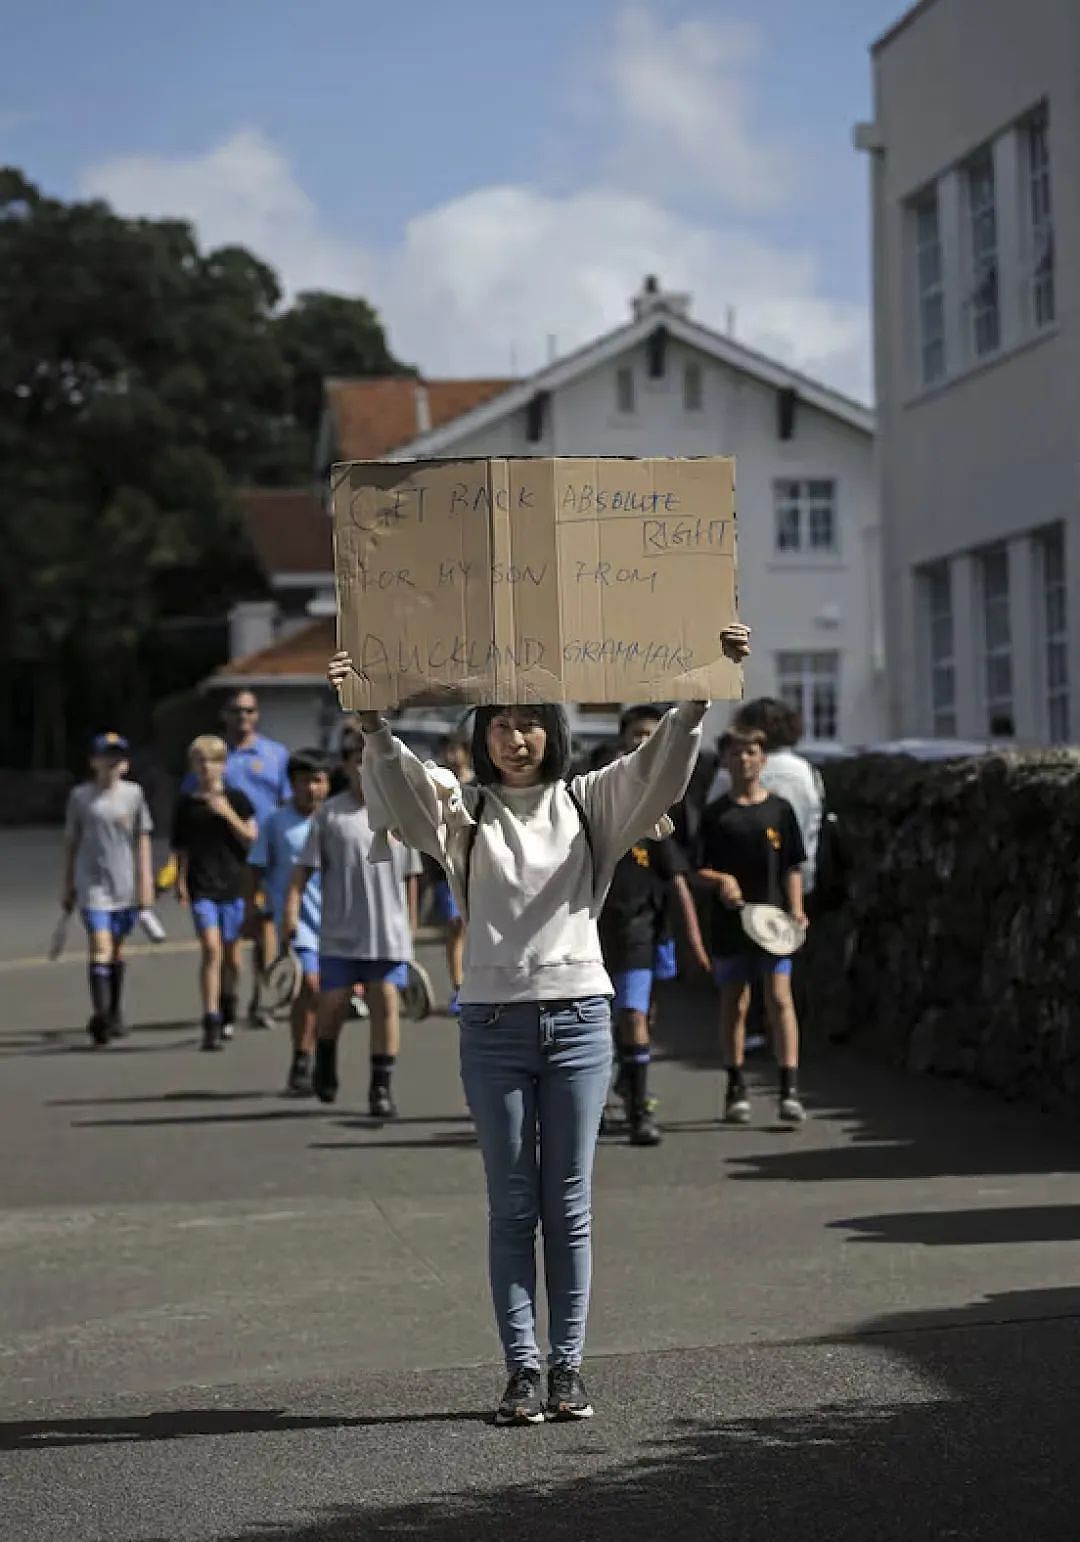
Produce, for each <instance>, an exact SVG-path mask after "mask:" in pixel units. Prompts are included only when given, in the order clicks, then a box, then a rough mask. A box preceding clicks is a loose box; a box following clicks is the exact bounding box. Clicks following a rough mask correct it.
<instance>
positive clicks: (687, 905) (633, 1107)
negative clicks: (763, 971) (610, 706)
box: [600, 707, 709, 1146]
mask: <svg viewBox="0 0 1080 1542" xmlns="http://www.w3.org/2000/svg"><path fill="white" fill-rule="evenodd" d="M659 723H660V714H659V712H658V711H657V709H655V708H652V707H631V708H629V709H628V710H627V711H626V712H625V713H624V714H623V720H622V723H621V724H620V734H619V751H620V752H621V753H622V754H624V755H625V754H629V753H630V752H631V751H632V750H635V749H637V747H638V745H639V744H641V743H643V742H644V740H646V739H648V738H649V737H650V736H651V735H652V734H653V733H654V732H655V731H656V729H657V727H658V726H659ZM689 870H690V869H689V863H688V862H687V860H686V858H685V856H684V855H683V852H682V849H681V847H680V846H679V845H678V844H677V842H676V841H674V840H672V839H671V838H670V837H668V838H667V839H666V840H642V841H638V842H637V844H636V845H634V846H632V847H631V848H630V850H629V851H628V852H627V853H626V854H625V856H623V857H621V858H620V859H619V861H618V863H617V864H616V866H615V874H614V877H613V878H612V881H611V888H610V889H609V890H608V895H607V899H606V900H605V901H604V908H603V910H602V912H601V914H600V946H601V949H602V950H603V954H604V965H605V967H606V969H607V971H608V973H609V974H610V975H611V980H612V984H613V985H614V987H615V1000H614V1002H613V1003H612V1008H613V1026H614V1030H615V1041H616V1050H617V1053H618V1059H619V1073H618V1077H617V1079H616V1082H615V1091H616V1093H617V1094H618V1096H619V1097H621V1098H622V1099H623V1101H624V1102H625V1104H626V1110H627V1116H628V1119H629V1123H630V1139H631V1141H632V1142H633V1144H634V1145H636V1146H656V1145H659V1143H660V1139H661V1135H660V1128H659V1126H658V1125H657V1123H656V1120H655V1119H654V1118H653V1114H652V1105H651V1103H650V1100H649V1096H648V1076H649V1061H650V1058H651V1049H650V1044H649V1007H650V1004H651V1001H652V988H653V980H654V976H655V973H656V968H657V951H658V948H660V947H661V945H663V944H665V943H666V941H667V935H668V905H669V902H670V899H671V896H672V894H673V893H674V895H675V897H676V898H677V899H678V900H679V903H680V904H681V906H682V910H683V915H684V917H685V919H686V929H687V935H688V938H689V942H690V947H691V950H692V951H693V953H694V957H695V960H696V961H697V962H698V964H700V966H701V967H702V968H703V969H705V970H706V971H707V970H708V968H709V956H708V954H707V953H706V951H705V945H704V943H703V942H702V940H701V933H700V931H699V929H698V921H697V911H696V910H695V909H694V902H693V899H692V898H691V895H690V890H689V888H688V887H687V883H686V876H685V875H686V874H687V873H688V872H689ZM673 946H674V944H673V943H672V947H673Z"/></svg>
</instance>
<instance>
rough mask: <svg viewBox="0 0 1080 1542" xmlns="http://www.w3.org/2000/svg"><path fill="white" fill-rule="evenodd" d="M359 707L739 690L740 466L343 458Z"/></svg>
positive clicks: (662, 697)
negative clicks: (735, 647) (734, 654)
mask: <svg viewBox="0 0 1080 1542" xmlns="http://www.w3.org/2000/svg"><path fill="white" fill-rule="evenodd" d="M331 485H332V491H333V505H334V566H335V570H336V575H337V590H338V645H339V647H341V648H344V649H347V651H348V652H349V654H350V655H351V657H352V660H353V663H354V664H355V665H356V669H357V672H358V673H357V675H356V676H354V677H351V678H350V681H349V685H348V687H347V688H346V690H345V691H344V692H343V693H342V699H343V702H344V704H345V706H346V707H347V708H349V709H350V710H353V711H363V710H367V709H372V708H377V707H408V706H438V705H443V704H446V705H463V704H469V705H475V704H480V703H487V702H507V703H511V702H530V701H535V702H541V701H549V702H635V701H668V700H689V699H704V698H712V699H716V700H733V699H737V698H738V697H739V696H741V694H742V670H741V669H740V668H739V666H737V665H735V664H733V663H731V662H730V660H728V659H726V658H724V656H723V653H722V651H721V644H720V633H721V631H722V630H723V628H724V627H725V626H726V625H727V624H728V623H729V622H731V621H734V620H735V619H736V592H735V498H734V491H735V463H734V461H733V460H721V459H701V460H630V459H623V458H614V457H613V458H605V459H602V460H576V459H540V458H536V459H532V460H497V459H491V460H486V459H470V460H429V461H353V462H349V463H347V464H344V465H339V466H335V467H334V470H333V474H332V484H331Z"/></svg>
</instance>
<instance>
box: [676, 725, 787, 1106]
mask: <svg viewBox="0 0 1080 1542" xmlns="http://www.w3.org/2000/svg"><path fill="white" fill-rule="evenodd" d="M727 739H728V743H727V769H728V772H729V774H730V777H731V790H730V792H728V793H725V794H724V795H723V797H721V798H717V799H716V801H715V802H713V803H710V804H709V805H708V807H707V808H706V809H705V812H704V814H703V816H702V821H701V831H700V838H699V869H700V871H699V875H698V876H699V877H700V879H701V880H702V882H704V883H706V884H708V885H710V886H711V887H712V888H713V889H715V891H716V892H715V894H714V897H713V904H712V954H713V977H714V979H715V980H716V983H717V985H718V986H719V988H720V1029H721V1034H722V1037H723V1049H724V1065H725V1068H726V1070H727V1078H728V1081H727V1097H726V1101H725V1106H724V1117H725V1118H726V1119H727V1120H728V1121H730V1122H731V1123H732V1124H747V1123H748V1122H749V1120H750V1100H749V1098H748V1097H747V1094H746V1083H745V1080H744V1077H743V1055H744V1051H745V1045H746V1013H747V1008H748V1006H749V1004H750V986H751V983H752V982H753V981H755V980H760V981H761V982H762V985H763V987H764V992H765V1010H766V1015H767V1017H768V1020H769V1025H770V1028H771V1029H772V1036H773V1050H774V1053H775V1055H776V1059H777V1063H778V1065H779V1068H780V1118H781V1120H783V1122H784V1123H785V1124H800V1123H801V1122H802V1121H803V1120H804V1119H805V1117H806V1113H805V1111H804V1109H803V1106H802V1103H801V1102H800V1100H799V1094H798V1088H797V1080H798V1070H797V1068H798V1064H799V1025H798V1021H797V1019H796V1016H795V1004H794V1001H793V999H792V994H791V959H790V958H777V957H776V956H775V955H774V954H772V953H766V952H765V950H764V949H763V948H759V947H758V946H757V944H756V943H754V942H752V941H751V939H750V938H749V937H748V936H747V935H746V933H745V932H744V930H743V927H742V922H741V920H740V918H739V909H740V907H741V906H742V905H743V904H744V903H746V904H759V905H777V906H780V907H781V908H783V909H785V910H787V911H788V913H789V914H790V916H791V917H792V919H793V920H794V921H795V922H797V923H798V924H799V925H800V926H803V927H805V925H806V914H805V911H804V909H803V894H802V873H801V872H800V864H801V863H803V862H805V861H806V852H805V850H804V849H803V843H802V837H801V835H800V834H799V825H798V821H797V820H796V818H795V811H794V810H793V808H792V807H791V804H790V803H788V802H787V801H786V800H785V799H784V798H780V797H777V796H776V794H775V793H769V792H766V791H765V789H764V788H763V787H762V785H761V773H762V771H763V770H764V769H765V736H764V734H763V733H761V732H760V730H757V729H754V730H748V731H746V732H743V733H738V732H732V733H731V734H729V735H728V736H727Z"/></svg>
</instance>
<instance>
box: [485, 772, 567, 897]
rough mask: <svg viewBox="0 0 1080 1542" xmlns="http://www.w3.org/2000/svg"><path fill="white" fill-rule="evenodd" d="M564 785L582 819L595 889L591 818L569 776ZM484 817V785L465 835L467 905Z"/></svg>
mask: <svg viewBox="0 0 1080 1542" xmlns="http://www.w3.org/2000/svg"><path fill="white" fill-rule="evenodd" d="M563 786H564V788H565V789H566V796H567V797H568V798H569V799H570V802H571V803H572V804H573V805H574V812H575V813H576V814H577V816H578V818H579V819H580V820H581V833H582V834H583V835H584V837H585V844H586V846H587V847H588V848H589V865H590V867H591V868H592V877H593V888H594V889H595V887H596V848H595V846H594V845H593V838H592V831H591V830H590V829H589V820H588V817H587V815H586V813H585V806H584V804H583V803H582V801H581V799H580V798H579V797H578V795H577V793H576V792H575V791H574V789H573V787H572V786H571V785H570V780H569V778H567V780H566V781H565V782H564V783H563ZM483 817H484V789H483V788H482V787H478V788H477V792H476V808H475V809H474V810H473V822H472V824H471V825H470V827H469V833H468V835H467V836H466V837H465V865H464V875H463V882H462V885H461V887H462V891H463V893H464V895H465V903H466V905H468V900H469V877H470V874H471V873H472V859H473V851H474V849H475V847H476V837H477V835H479V833H480V821H481V820H482V819H483Z"/></svg>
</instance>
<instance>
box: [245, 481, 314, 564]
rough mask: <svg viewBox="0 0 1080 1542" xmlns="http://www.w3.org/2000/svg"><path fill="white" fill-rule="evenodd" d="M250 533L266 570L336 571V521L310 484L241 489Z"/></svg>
mask: <svg viewBox="0 0 1080 1542" xmlns="http://www.w3.org/2000/svg"><path fill="white" fill-rule="evenodd" d="M239 497H240V507H241V508H242V509H243V511H244V518H245V519H246V521H247V527H248V533H249V534H250V536H251V542H252V545H253V546H254V548H255V555H256V556H257V557H258V559H259V562H260V564H261V565H262V568H263V570H264V572H265V573H267V574H268V576H269V577H271V578H273V576H274V575H275V573H311V574H315V573H332V572H333V570H334V548H333V541H332V530H333V525H332V522H331V520H330V517H329V515H327V514H326V513H325V511H324V510H323V507H322V505H321V503H320V502H319V500H318V498H317V497H316V496H315V494H314V493H313V492H312V491H311V489H310V488H307V487H291V488H258V487H253V488H248V489H246V490H245V491H243V492H241V493H240V495H239Z"/></svg>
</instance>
